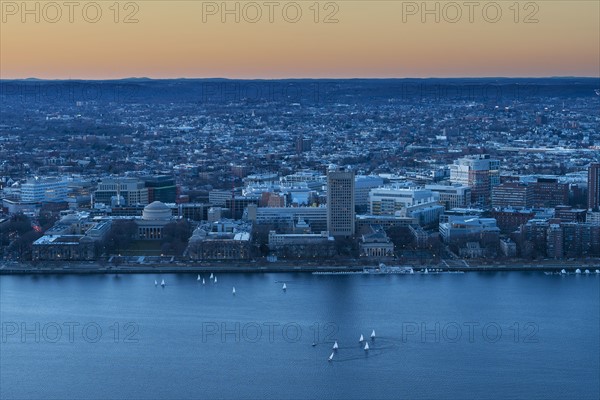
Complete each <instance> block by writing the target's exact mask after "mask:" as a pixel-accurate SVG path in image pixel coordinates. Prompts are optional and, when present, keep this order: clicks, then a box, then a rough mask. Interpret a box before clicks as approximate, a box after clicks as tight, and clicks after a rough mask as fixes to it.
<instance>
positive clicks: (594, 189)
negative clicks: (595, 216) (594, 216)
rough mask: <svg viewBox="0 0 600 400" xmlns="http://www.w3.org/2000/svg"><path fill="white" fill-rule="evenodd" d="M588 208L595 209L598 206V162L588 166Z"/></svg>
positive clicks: (599, 188)
mask: <svg viewBox="0 0 600 400" xmlns="http://www.w3.org/2000/svg"><path fill="white" fill-rule="evenodd" d="M588 208H589V209H591V210H595V211H597V210H598V209H599V208H600V163H593V164H590V166H589V167H588Z"/></svg>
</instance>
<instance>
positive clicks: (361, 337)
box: [358, 335, 365, 343]
mask: <svg viewBox="0 0 600 400" xmlns="http://www.w3.org/2000/svg"><path fill="white" fill-rule="evenodd" d="M364 341H365V338H364V337H363V335H360V339H358V342H359V343H361V342H364Z"/></svg>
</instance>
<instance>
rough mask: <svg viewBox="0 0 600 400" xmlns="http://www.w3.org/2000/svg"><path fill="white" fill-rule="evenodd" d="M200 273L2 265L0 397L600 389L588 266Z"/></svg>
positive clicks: (534, 393) (598, 313)
mask: <svg viewBox="0 0 600 400" xmlns="http://www.w3.org/2000/svg"><path fill="white" fill-rule="evenodd" d="M204 277H205V279H206V285H204V286H203V285H202V284H201V282H198V281H197V280H196V275H189V274H179V275H162V276H159V275H156V276H155V275H120V276H114V275H98V276H1V277H0V319H1V322H2V341H1V342H0V346H1V347H0V398H2V399H12V398H16V399H34V398H54V399H70V398H94V399H116V398H128V399H185V398H202V399H207V398H208V399H212V398H253V399H255V398H278V399H286V398H298V399H300V398H302V399H306V398H344V399H347V398H349V399H352V398H357V399H358V398H360V399H363V398H379V399H383V398H389V399H433V398H435V399H502V398H507V399H508V398H511V399H515V398H518V399H525V398H527V399H558V398H561V399H563V398H565V399H598V398H599V397H600V382H599V379H600V378H599V376H600V366H599V359H600V345H599V317H600V308H599V301H600V300H599V299H600V277H598V276H566V277H561V276H545V275H543V274H541V273H495V274H494V273H488V274H479V273H469V274H445V275H412V276H394V275H379V276H363V275H350V276H339V275H338V276H323V275H310V274H245V275H241V274H218V275H217V277H218V282H217V283H216V284H214V283H212V282H209V279H208V275H204ZM163 278H164V279H165V281H166V287H165V288H161V287H160V285H159V286H158V287H155V286H154V280H155V279H157V280H158V282H159V283H160V281H161V279H163ZM283 282H286V283H287V291H286V292H284V291H283V290H282V283H283ZM233 286H235V288H236V295H235V296H233V295H232V287H233ZM436 323H437V325H436ZM373 329H375V331H376V336H377V337H376V339H375V340H374V341H371V340H370V339H368V341H369V345H370V350H369V351H368V352H365V351H364V350H363V347H362V346H363V345H361V344H359V343H358V338H359V336H360V335H361V334H363V335H365V337H366V338H368V337H369V336H370V334H371V331H372V330H373ZM334 340H337V341H338V343H339V346H340V349H339V350H338V351H337V354H335V355H334V359H333V361H332V362H328V361H327V358H328V357H329V355H330V354H331V352H332V350H331V347H332V344H333V342H334ZM313 342H317V345H316V346H314V347H313V346H312V343H313Z"/></svg>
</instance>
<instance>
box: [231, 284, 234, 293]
mask: <svg viewBox="0 0 600 400" xmlns="http://www.w3.org/2000/svg"><path fill="white" fill-rule="evenodd" d="M231 292H232V293H233V294H234V295H235V286H234V287H233V290H232V291H231Z"/></svg>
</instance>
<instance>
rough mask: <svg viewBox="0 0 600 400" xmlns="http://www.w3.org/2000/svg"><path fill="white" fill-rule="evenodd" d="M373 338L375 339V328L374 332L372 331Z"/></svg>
mask: <svg viewBox="0 0 600 400" xmlns="http://www.w3.org/2000/svg"><path fill="white" fill-rule="evenodd" d="M371 339H375V329H373V332H371Z"/></svg>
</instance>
